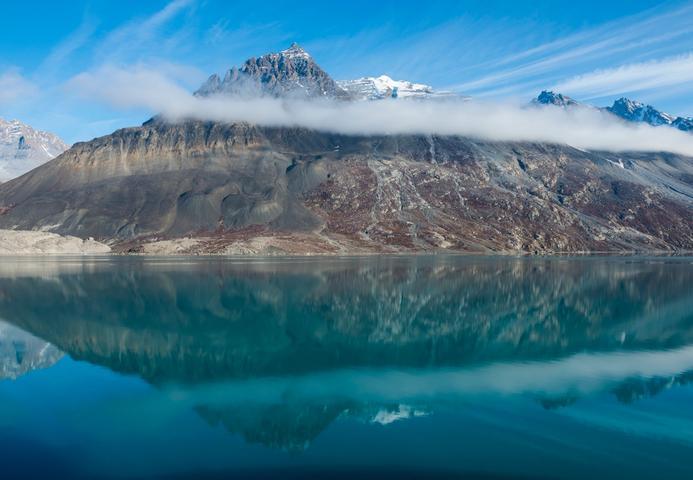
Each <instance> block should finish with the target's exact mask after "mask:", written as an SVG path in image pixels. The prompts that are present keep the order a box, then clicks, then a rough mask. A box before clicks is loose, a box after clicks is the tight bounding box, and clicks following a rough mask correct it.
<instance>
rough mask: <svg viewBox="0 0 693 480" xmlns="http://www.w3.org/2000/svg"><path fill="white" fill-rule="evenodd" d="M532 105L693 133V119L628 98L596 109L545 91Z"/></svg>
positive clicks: (621, 98) (619, 99) (622, 98)
mask: <svg viewBox="0 0 693 480" xmlns="http://www.w3.org/2000/svg"><path fill="white" fill-rule="evenodd" d="M531 103H532V105H543V106H557V107H563V108H573V107H585V108H594V109H597V110H601V111H603V112H608V113H610V114H612V115H614V116H616V117H618V118H620V119H622V120H625V121H627V122H631V123H646V124H648V125H651V126H653V127H658V126H670V127H673V128H676V129H678V130H681V131H684V132H690V131H693V117H675V116H673V115H670V114H668V113H666V112H662V111H660V110H658V109H656V108H655V107H653V106H652V105H647V104H644V103H642V102H638V101H635V100H631V99H629V98H626V97H620V98H618V99H616V100H614V103H613V104H612V105H611V106H608V107H595V106H593V105H590V104H587V103H583V102H579V101H577V100H575V99H573V98H571V97H568V96H567V95H563V94H561V93H557V92H554V91H552V90H543V91H542V92H541V93H540V94H539V95H538V96H537V97H536V98H534V99H533V100H532V102H531Z"/></svg>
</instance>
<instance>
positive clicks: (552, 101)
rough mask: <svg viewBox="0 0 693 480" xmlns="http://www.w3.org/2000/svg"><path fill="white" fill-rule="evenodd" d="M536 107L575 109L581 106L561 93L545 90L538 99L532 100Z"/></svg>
mask: <svg viewBox="0 0 693 480" xmlns="http://www.w3.org/2000/svg"><path fill="white" fill-rule="evenodd" d="M532 104H534V105H555V106H557V107H574V106H577V105H581V104H580V103H579V102H578V101H576V100H573V99H572V98H570V97H568V96H566V95H563V94H561V93H555V92H552V91H549V90H543V91H542V92H541V93H540V94H539V95H538V96H537V98H535V99H534V100H532Z"/></svg>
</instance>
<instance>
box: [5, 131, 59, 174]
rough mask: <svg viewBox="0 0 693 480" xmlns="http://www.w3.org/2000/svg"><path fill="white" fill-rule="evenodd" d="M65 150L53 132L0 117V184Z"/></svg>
mask: <svg viewBox="0 0 693 480" xmlns="http://www.w3.org/2000/svg"><path fill="white" fill-rule="evenodd" d="M68 148H69V146H68V145H67V144H66V143H65V142H63V141H62V140H61V139H60V138H58V137H57V136H56V135H54V134H52V133H49V132H43V131H40V130H34V129H33V128H32V127H30V126H29V125H26V124H24V123H22V122H20V121H18V120H10V121H7V120H3V119H2V118H0V181H6V180H9V179H11V178H14V177H18V176H19V175H22V174H23V173H25V172H28V171H29V170H31V169H32V168H35V167H37V166H38V165H41V164H42V163H45V162H47V161H48V160H51V159H53V158H55V157H57V156H58V155H60V154H61V153H63V152H64V151H65V150H67V149H68Z"/></svg>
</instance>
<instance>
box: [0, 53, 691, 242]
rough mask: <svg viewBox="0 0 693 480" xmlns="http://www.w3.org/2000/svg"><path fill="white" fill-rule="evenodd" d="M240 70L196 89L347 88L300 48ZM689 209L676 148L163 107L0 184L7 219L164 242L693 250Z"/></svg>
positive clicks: (332, 92)
mask: <svg viewBox="0 0 693 480" xmlns="http://www.w3.org/2000/svg"><path fill="white" fill-rule="evenodd" d="M232 72H236V73H230V74H228V75H227V78H226V79H225V80H224V81H219V82H216V81H208V82H207V83H206V84H205V85H204V86H203V87H202V88H201V89H200V90H198V92H197V94H198V95H212V94H215V93H222V92H232V91H233V90H234V88H236V86H238V85H240V84H245V83H246V82H250V83H251V84H252V85H254V86H255V87H256V88H260V89H262V92H264V94H267V95H280V96H283V95H288V96H294V95H299V96H315V95H317V96H319V97H332V98H341V99H344V100H347V99H352V98H353V97H352V96H351V94H350V93H349V92H346V91H345V90H343V89H341V87H339V85H337V84H336V83H335V82H334V81H333V80H332V79H331V77H329V75H328V74H327V73H325V72H324V70H322V69H321V68H320V67H319V66H318V65H317V64H316V63H315V62H314V61H313V60H312V58H310V56H309V55H308V54H307V53H305V52H304V51H303V50H302V49H300V47H298V46H296V45H292V46H291V47H290V48H289V49H288V50H285V51H283V52H280V53H278V54H269V55H265V56H263V57H260V58H259V59H250V60H248V61H247V62H246V63H245V64H244V66H243V67H242V68H241V69H240V70H232ZM240 78H242V79H243V80H238V79H240ZM255 87H254V88H255ZM563 102H564V103H565V102H567V103H569V100H566V97H563ZM692 210H693V162H692V161H691V158H688V157H684V156H681V155H675V154H670V153H607V152H586V151H582V150H579V149H575V148H572V147H570V146H567V145H551V144H540V143H528V142H493V141H482V140H478V139H472V138H465V137H459V136H437V135H371V136H366V135H342V134H334V133H328V132H321V131H314V130H308V129H304V128H291V127H263V126H257V125H250V124H247V123H235V124H228V123H215V122H201V121H187V122H180V123H175V124H174V123H168V122H166V121H165V120H163V119H161V118H158V117H157V118H155V119H152V120H151V121H148V122H146V123H145V124H143V125H142V126H140V127H133V128H126V129H121V130H118V131H116V132H114V133H113V134H111V135H107V136H104V137H101V138H97V139H94V140H91V141H89V142H84V143H78V144H75V145H74V146H73V147H72V148H71V149H69V150H68V151H67V152H65V153H64V154H62V155H61V156H60V157H58V158H56V159H54V160H53V161H51V162H48V163H47V164H45V165H42V166H41V167H39V168H37V169H35V170H33V171H31V172H30V173H29V174H27V175H24V176H23V177H21V178H18V179H15V180H13V181H11V182H7V183H6V184H2V185H0V229H21V230H45V231H50V232H54V233H59V234H62V235H73V236H78V237H81V238H87V237H94V238H95V239H97V240H99V241H102V242H106V243H109V244H110V245H111V246H112V247H114V248H115V249H116V250H117V251H132V252H144V253H162V254H165V253H172V252H173V253H184V254H195V253H221V254H247V253H250V254H286V253H288V254H315V253H320V254H345V253H373V252H419V251H464V252H495V251H523V252H537V253H538V252H566V251H567V252H576V251H624V250H625V251H632V250H667V251H671V250H691V249H693V215H691V211H692Z"/></svg>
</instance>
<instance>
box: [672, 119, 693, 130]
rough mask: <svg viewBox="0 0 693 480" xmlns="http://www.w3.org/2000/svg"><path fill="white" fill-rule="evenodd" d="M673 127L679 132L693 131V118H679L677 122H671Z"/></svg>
mask: <svg viewBox="0 0 693 480" xmlns="http://www.w3.org/2000/svg"><path fill="white" fill-rule="evenodd" d="M671 125H672V126H673V127H676V128H678V129H679V130H683V131H684V132H690V131H693V117H688V118H684V117H678V118H677V119H676V120H674V121H673V122H671Z"/></svg>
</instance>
